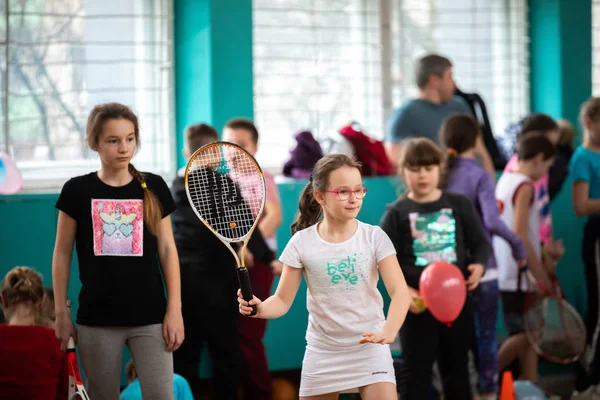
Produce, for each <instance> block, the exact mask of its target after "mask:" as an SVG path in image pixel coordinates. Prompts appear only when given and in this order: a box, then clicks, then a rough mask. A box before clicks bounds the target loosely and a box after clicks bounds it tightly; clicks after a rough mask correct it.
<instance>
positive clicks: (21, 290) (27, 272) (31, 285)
mask: <svg viewBox="0 0 600 400" xmlns="http://www.w3.org/2000/svg"><path fill="white" fill-rule="evenodd" d="M0 294H1V295H2V298H3V300H4V303H5V304H6V305H7V306H12V305H15V304H19V303H27V302H32V303H39V302H41V301H42V300H43V298H44V286H43V285H42V277H41V275H40V274H39V273H37V272H36V271H35V270H33V269H31V268H28V267H15V268H13V269H11V270H10V271H9V272H8V273H7V274H6V276H5V277H4V279H3V280H2V284H1V285H0Z"/></svg>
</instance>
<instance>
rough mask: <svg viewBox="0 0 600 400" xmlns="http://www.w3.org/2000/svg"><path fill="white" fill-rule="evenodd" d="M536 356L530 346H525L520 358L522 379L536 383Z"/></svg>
mask: <svg viewBox="0 0 600 400" xmlns="http://www.w3.org/2000/svg"><path fill="white" fill-rule="evenodd" d="M537 368H538V355H537V353H536V352H535V350H534V349H533V347H532V346H531V345H529V344H528V345H527V346H526V348H525V350H524V351H523V356H522V357H521V369H522V372H521V375H522V377H523V379H526V380H528V381H530V382H533V383H537V381H538V374H537Z"/></svg>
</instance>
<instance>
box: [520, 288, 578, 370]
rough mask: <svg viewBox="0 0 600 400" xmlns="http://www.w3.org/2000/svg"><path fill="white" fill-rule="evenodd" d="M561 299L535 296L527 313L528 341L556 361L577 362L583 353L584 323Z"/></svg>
mask: <svg viewBox="0 0 600 400" xmlns="http://www.w3.org/2000/svg"><path fill="white" fill-rule="evenodd" d="M560 303H561V300H557V299H555V298H553V297H549V298H541V297H539V298H536V299H534V300H533V301H532V302H531V304H530V306H529V309H528V310H527V313H526V314H525V325H526V330H527V334H528V336H529V340H530V341H531V342H532V344H533V345H534V346H536V347H537V348H538V352H539V353H541V354H542V355H545V356H546V358H550V359H551V360H554V361H559V362H561V361H564V362H570V361H574V360H576V359H577V358H579V356H580V355H581V354H582V353H583V352H584V350H585V344H586V332H585V326H583V324H582V321H581V318H579V316H578V315H576V314H574V313H575V311H573V310H571V309H570V308H569V307H568V306H566V305H563V304H560Z"/></svg>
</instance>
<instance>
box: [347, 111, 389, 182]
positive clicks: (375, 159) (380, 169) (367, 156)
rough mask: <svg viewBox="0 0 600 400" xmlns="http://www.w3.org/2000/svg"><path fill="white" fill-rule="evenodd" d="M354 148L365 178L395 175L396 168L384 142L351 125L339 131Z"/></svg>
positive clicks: (354, 124) (358, 126)
mask: <svg viewBox="0 0 600 400" xmlns="http://www.w3.org/2000/svg"><path fill="white" fill-rule="evenodd" d="M339 132H340V134H341V135H342V136H343V137H345V138H346V139H347V140H348V141H349V142H350V143H351V144H352V146H353V147H354V154H355V155H356V159H357V160H358V161H359V162H360V163H361V164H362V173H363V175H364V176H378V175H379V176H381V175H393V174H394V167H393V165H392V163H391V162H390V160H389V158H388V156H387V154H386V152H385V148H384V147H383V142H382V141H381V140H377V139H374V138H372V137H370V136H368V135H366V134H365V133H364V132H363V131H362V128H361V127H360V125H359V124H357V123H355V122H354V123H351V124H349V125H346V126H343V127H342V128H341V129H340V130H339Z"/></svg>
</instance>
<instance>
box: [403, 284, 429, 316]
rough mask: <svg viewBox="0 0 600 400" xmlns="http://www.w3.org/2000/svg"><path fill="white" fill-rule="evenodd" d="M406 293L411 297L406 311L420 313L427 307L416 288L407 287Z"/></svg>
mask: <svg viewBox="0 0 600 400" xmlns="http://www.w3.org/2000/svg"><path fill="white" fill-rule="evenodd" d="M408 293H409V294H410V297H411V299H412V301H411V302H410V305H409V307H408V311H410V312H411V313H413V314H421V313H422V312H423V311H425V310H426V309H427V307H426V306H425V303H424V302H423V298H422V297H421V293H419V291H418V290H415V289H413V288H411V287H408Z"/></svg>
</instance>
